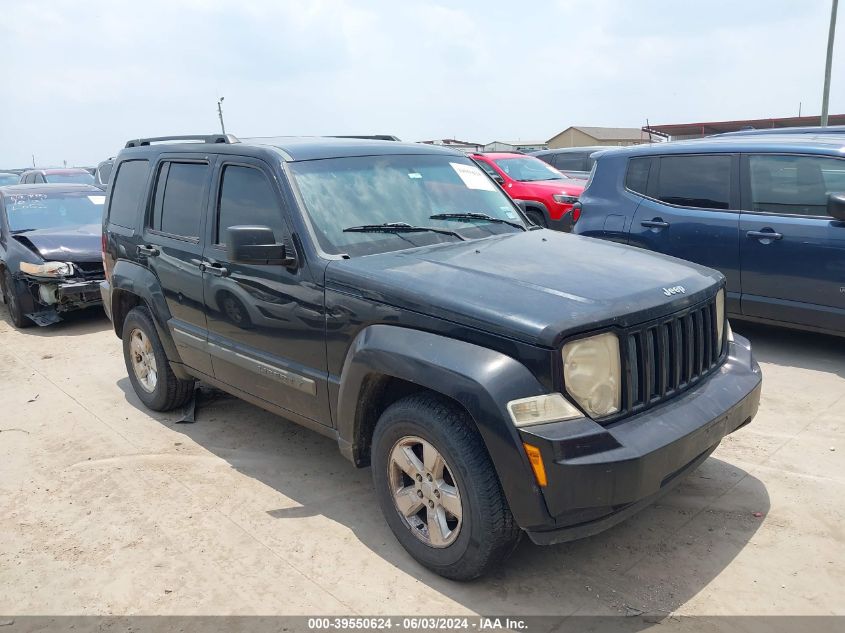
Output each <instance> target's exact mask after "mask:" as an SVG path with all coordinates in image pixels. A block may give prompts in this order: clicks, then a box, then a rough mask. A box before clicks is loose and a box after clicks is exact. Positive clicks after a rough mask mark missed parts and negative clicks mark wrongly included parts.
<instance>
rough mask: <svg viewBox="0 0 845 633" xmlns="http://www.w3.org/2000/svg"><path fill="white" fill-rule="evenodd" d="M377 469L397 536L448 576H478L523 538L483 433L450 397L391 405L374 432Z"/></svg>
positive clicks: (414, 553)
mask: <svg viewBox="0 0 845 633" xmlns="http://www.w3.org/2000/svg"><path fill="white" fill-rule="evenodd" d="M372 470H373V482H374V484H375V488H376V494H377V497H378V500H379V504H380V505H381V509H382V512H383V513H384V516H385V518H386V520H387V523H388V525H389V526H390V528H391V530H392V531H393V534H394V535H395V536H396V538H397V539H398V541H399V543H400V544H401V545H402V546H403V547H404V548H405V549H406V550H407V551H408V553H409V554H411V556H413V557H414V558H415V559H416V560H417V561H418V562H420V563H421V564H423V565H425V566H426V567H428V568H429V569H431V570H432V571H434V572H436V573H438V574H440V575H441V576H445V577H446V578H451V579H453V580H471V579H473V578H477V577H478V576H481V575H482V574H484V573H485V572H487V571H488V570H490V569H491V568H493V567H495V566H496V565H498V564H499V563H500V562H501V561H502V560H503V559H504V558H506V557H507V555H508V554H510V553H511V552H512V551H513V549H514V547H515V546H516V544H517V542H518V541H519V537H520V534H521V532H520V530H519V528H518V527H517V525H516V523H515V522H514V518H513V515H512V514H511V511H510V508H509V507H508V504H507V501H506V500H505V496H504V493H503V492H502V487H501V484H500V483H499V479H498V477H497V475H496V472H495V470H494V469H493V464H492V462H491V461H490V457H489V456H488V454H487V450H486V448H485V446H484V443H483V442H482V440H481V437H480V436H479V435H478V432H477V431H476V429H475V428H474V425H473V424H472V421H471V420H470V419H469V416H468V415H467V414H466V412H465V411H464V410H463V409H461V408H460V407H458V406H457V405H455V404H453V403H452V402H450V401H449V400H447V399H444V398H442V397H440V396H437V395H436V394H428V393H426V394H415V395H411V396H408V397H406V398H403V399H402V400H399V401H398V402H396V403H394V404H393V405H391V406H390V407H388V409H387V410H386V411H385V412H384V414H382V416H381V418H380V419H379V422H378V424H377V426H376V430H375V433H374V435H373V445H372Z"/></svg>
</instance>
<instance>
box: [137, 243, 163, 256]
mask: <svg viewBox="0 0 845 633" xmlns="http://www.w3.org/2000/svg"><path fill="white" fill-rule="evenodd" d="M138 254H139V255H143V256H145V257H158V255H159V250H158V249H157V248H156V247H155V246H149V245H146V246H139V247H138Z"/></svg>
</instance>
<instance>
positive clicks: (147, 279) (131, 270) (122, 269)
mask: <svg viewBox="0 0 845 633" xmlns="http://www.w3.org/2000/svg"><path fill="white" fill-rule="evenodd" d="M110 285H111V296H110V298H109V300H110V302H111V305H110V306H109V308H110V309H111V315H112V318H113V319H114V332H115V334H117V336H118V338H121V337H122V334H123V333H122V332H121V331H120V330H121V324H120V323H119V322H118V319H117V318H116V317H115V315H117V314H118V312H116V311H115V308H116V305H115V302H116V300H117V298H118V297H119V296H120V295H119V292H128V293H130V294H133V295H135V296H136V297H138V298H140V299H141V301H143V302H144V303H145V304H146V306H147V307H148V308H149V310H150V312H151V313H152V316H153V323H155V327H156V330H157V332H158V337H159V339H160V340H161V345H162V347H164V353H165V354H166V355H167V360H169V361H170V363H171V366H172V367H173V369H174V371H175V372H176V374H177V375H178V376H179V377H180V378H183V377H187V374H185V372H184V371H183V370H182V369H181V365H182V357H181V356H180V355H179V351H178V350H177V349H176V343H175V342H174V341H173V336H172V335H171V334H170V328H168V327H167V322H168V321H169V320H170V318H171V314H170V308H168V307H167V301H166V300H165V298H164V290H163V289H162V287H161V284H160V283H159V280H158V277H156V276H155V275H154V274H153V273H152V271H150V270H149V269H148V268H145V267H144V266H141V265H140V264H136V263H135V262H130V261H127V260H125V259H119V260H117V262H116V263H115V265H114V269H113V270H112V276H111V284H110ZM174 363H177V364H178V366H175V367H174V366H173V365H174ZM183 374H184V375H183Z"/></svg>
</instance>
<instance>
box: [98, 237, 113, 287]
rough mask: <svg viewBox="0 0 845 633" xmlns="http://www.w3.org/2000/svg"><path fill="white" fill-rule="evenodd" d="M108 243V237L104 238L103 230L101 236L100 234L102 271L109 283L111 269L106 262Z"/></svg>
mask: <svg viewBox="0 0 845 633" xmlns="http://www.w3.org/2000/svg"><path fill="white" fill-rule="evenodd" d="M107 245H108V239H107V238H106V234H105V232H103V234H102V236H100V246H101V249H102V252H101V256H102V258H103V272H105V274H106V279H107V280H108V282H109V283H111V270H110V269H109V265H108V262H107V261H106V246H107Z"/></svg>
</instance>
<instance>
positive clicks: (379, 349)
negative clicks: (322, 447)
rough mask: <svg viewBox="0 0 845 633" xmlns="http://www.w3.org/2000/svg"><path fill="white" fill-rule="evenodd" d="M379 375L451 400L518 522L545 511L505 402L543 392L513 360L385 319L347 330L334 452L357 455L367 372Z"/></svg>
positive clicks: (528, 521) (538, 518)
mask: <svg viewBox="0 0 845 633" xmlns="http://www.w3.org/2000/svg"><path fill="white" fill-rule="evenodd" d="M373 374H376V375H386V376H391V377H394V378H399V379H402V380H405V381H407V382H410V383H414V384H417V385H419V386H421V387H424V388H426V389H429V390H431V391H434V392H437V393H440V394H443V395H444V396H446V397H448V398H451V399H453V400H455V401H456V402H458V403H459V404H460V405H461V406H462V407H464V409H466V411H467V412H468V413H469V415H470V417H471V418H472V420H473V421H474V423H475V425H476V428H477V429H478V431H479V434H480V435H481V438H482V440H483V441H484V444H485V446H486V447H487V451H488V453H489V454H490V458H491V461H492V462H493V466H494V468H495V469H496V472H497V474H498V476H499V481H500V482H501V484H502V489H503V490H504V492H505V496H506V497H507V499H508V502H509V504H510V507H511V511H512V512H513V514H514V516H516V517H517V520H518V523H519V524H520V525H532V524H534V525H536V524H539V523H541V522H542V521H543V520H545V519H546V518H547V517H548V516H549V515H548V511H547V509H546V505H545V501H544V500H543V497H542V493H541V491H540V489H539V487H538V486H537V485H536V482H535V480H534V476H533V474H532V470H531V466H530V464H529V462H528V458H527V456H526V455H525V451H524V450H523V448H522V440H521V438H520V435H519V432H518V430H517V429H516V427H515V426H514V425H513V423H512V422H511V420H510V415H509V414H508V411H507V403H508V402H509V401H511V400H515V399H517V398H525V397H528V396H532V395H540V394H543V393H546V391H547V390H546V389H545V388H544V387H543V386H542V385H541V384H540V382H539V381H538V380H537V379H536V378H535V377H534V375H533V374H532V373H531V372H530V371H529V370H528V369H527V368H526V367H525V366H524V365H522V364H521V363H519V362H518V361H516V360H515V359H513V358H511V357H510V356H506V355H505V354H502V353H500V352H496V351H493V350H490V349H487V348H484V347H480V346H478V345H473V344H472V343H467V342H464V341H459V340H455V339H451V338H448V337H445V336H441V335H438V334H432V333H430V332H423V331H419V330H413V329H409V328H403V327H398V326H393V325H383V324H379V325H371V326H369V327H367V328H365V329H363V330H362V331H361V332H359V333H358V335H357V336H356V337H355V339H354V341H353V342H352V345H351V346H350V348H349V351H348V352H347V356H346V360H345V362H344V365H343V372H342V374H341V384H340V392H339V395H338V408H337V418H336V419H337V434H338V443H339V444H340V449H341V452H342V453H343V454H344V455H345V456H346V457H347V458H349V459H351V460H352V461H353V462H355V463H359V457H360V453H361V449H362V447H361V446H360V443H359V431H360V430H361V422H362V416H363V415H365V414H366V411H364V410H363V409H364V407H365V405H364V403H362V402H361V397H360V396H361V393H362V390H363V389H364V388H365V386H366V381H367V379H368V377H371V376H372V375H373Z"/></svg>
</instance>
